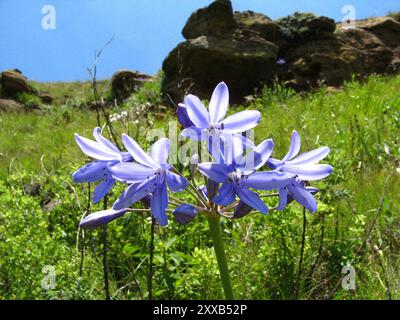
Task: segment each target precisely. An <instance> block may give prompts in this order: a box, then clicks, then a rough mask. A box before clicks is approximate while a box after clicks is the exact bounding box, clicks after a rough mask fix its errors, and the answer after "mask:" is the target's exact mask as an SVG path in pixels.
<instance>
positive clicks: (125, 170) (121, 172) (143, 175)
mask: <svg viewBox="0 0 400 320" xmlns="http://www.w3.org/2000/svg"><path fill="white" fill-rule="evenodd" d="M110 171H111V174H112V176H113V178H115V179H117V180H119V181H122V182H125V183H135V182H138V181H142V180H144V179H148V178H151V177H153V176H154V174H155V172H156V170H155V169H153V168H150V167H146V166H143V165H141V164H139V163H135V162H125V163H118V164H116V165H115V166H113V167H111V168H110Z"/></svg>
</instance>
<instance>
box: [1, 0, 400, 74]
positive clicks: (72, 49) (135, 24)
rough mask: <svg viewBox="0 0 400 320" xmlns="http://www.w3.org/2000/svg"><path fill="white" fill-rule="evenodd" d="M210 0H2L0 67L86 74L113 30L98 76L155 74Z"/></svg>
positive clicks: (284, 0) (363, 10)
mask: <svg viewBox="0 0 400 320" xmlns="http://www.w3.org/2000/svg"><path fill="white" fill-rule="evenodd" d="M211 2H212V1H211V0H114V1H107V0H79V1H78V0H46V1H43V0H18V1H17V0H0V70H4V69H9V68H19V69H20V70H22V71H23V73H24V74H26V75H27V76H28V77H29V78H30V79H35V80H38V81H73V80H87V79H88V78H89V76H88V74H87V70H86V68H87V67H89V66H90V65H91V64H92V63H93V55H94V51H95V50H96V49H98V48H100V47H102V46H103V45H104V43H106V42H107V40H109V39H110V38H111V37H112V35H113V34H115V35H116V38H115V40H114V41H113V42H112V44H111V45H110V46H109V47H108V48H107V49H106V50H105V51H104V53H103V54H102V56H101V59H100V61H99V63H98V78H100V79H101V78H107V77H110V76H111V75H112V74H113V72H114V71H115V70H117V69H122V68H128V69H135V70H139V71H142V72H145V73H149V74H154V73H156V72H157V70H159V69H160V68H161V64H162V61H163V59H164V58H165V57H166V55H167V54H168V52H169V51H171V50H172V49H173V48H174V47H175V46H176V44H177V43H179V42H180V41H182V40H183V38H182V36H181V30H182V27H183V25H184V24H185V22H186V20H187V18H188V17H189V16H190V14H191V13H192V12H193V11H194V10H195V9H197V8H200V7H204V6H206V5H208V4H209V3H211ZM232 3H233V7H234V9H235V10H241V11H242V10H253V11H256V12H261V13H264V14H266V15H268V16H269V17H271V18H273V19H275V18H279V17H282V16H285V15H287V14H290V13H293V12H295V11H311V12H314V13H316V14H320V15H326V16H329V17H332V18H334V19H335V20H337V21H340V20H341V19H342V13H341V9H342V7H343V6H344V5H348V4H350V5H353V6H354V7H355V9H356V17H357V19H360V18H365V17H370V16H379V15H384V14H386V13H387V12H389V11H394V10H400V1H399V0H380V1H376V0H353V1H351V0H326V1H320V0H302V1H295V0H233V1H232ZM45 5H53V6H54V7H55V9H56V29H55V30H44V29H43V28H42V19H43V17H44V14H42V13H41V11H42V7H43V6H45Z"/></svg>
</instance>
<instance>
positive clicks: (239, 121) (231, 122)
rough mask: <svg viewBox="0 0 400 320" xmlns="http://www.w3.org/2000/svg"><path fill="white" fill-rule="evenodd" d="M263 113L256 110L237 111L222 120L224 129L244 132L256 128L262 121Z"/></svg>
mask: <svg viewBox="0 0 400 320" xmlns="http://www.w3.org/2000/svg"><path fill="white" fill-rule="evenodd" d="M260 119H261V114H260V112H259V111H256V110H245V111H241V112H238V113H235V114H233V115H231V116H229V117H227V118H226V119H225V120H223V121H222V123H221V124H222V125H223V129H224V130H229V131H232V132H244V131H247V130H250V129H252V128H254V127H255V126H256V125H257V124H258V122H260Z"/></svg>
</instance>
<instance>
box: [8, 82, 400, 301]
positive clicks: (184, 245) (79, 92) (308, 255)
mask: <svg viewBox="0 0 400 320" xmlns="http://www.w3.org/2000/svg"><path fill="white" fill-rule="evenodd" d="M87 85H88V87H86V86H87ZM38 86H39V84H38ZM40 86H43V87H42V88H41V90H43V91H47V92H49V93H50V94H51V95H52V96H54V97H56V101H57V102H55V106H53V107H49V108H48V109H46V110H44V111H43V112H42V113H41V114H33V113H22V114H16V113H8V114H6V113H3V114H0V299H17V298H18V299H48V298H54V299H101V298H103V297H104V291H103V273H102V242H101V237H102V230H101V229H100V230H93V231H86V232H84V233H82V231H78V228H77V226H78V223H79V221H80V219H81V217H82V216H84V215H85V214H87V212H88V211H89V210H92V211H95V210H101V209H102V208H103V204H102V203H100V204H98V205H90V204H89V203H88V199H87V194H88V191H89V190H90V191H93V188H94V186H93V185H91V186H90V187H89V186H88V185H87V184H84V185H78V184H74V183H73V182H72V179H71V173H72V172H73V171H74V170H75V169H76V168H78V167H79V166H81V165H82V164H83V163H84V162H85V156H84V155H83V154H82V153H81V152H80V150H79V148H78V147H77V146H76V145H75V142H74V140H73V133H74V132H79V133H80V134H81V135H83V136H87V137H90V136H91V131H92V129H93V127H94V126H96V123H97V120H96V113H95V112H94V111H88V110H87V109H84V108H81V107H76V105H75V104H70V103H69V102H68V101H71V100H68V99H64V98H63V97H64V96H65V95H68V96H69V97H70V98H69V99H78V100H80V101H87V99H90V97H91V95H90V84H87V83H86V84H84V85H82V87H79V84H74V85H72V84H71V85H70V84H68V85H67V84H65V85H64V84H57V85H56V84H43V85H42V84H40ZM399 86H400V77H399V76H397V77H390V78H389V77H370V78H369V79H367V80H366V81H365V82H364V83H358V82H355V81H354V82H350V83H347V84H345V86H344V87H343V90H342V91H340V92H337V93H330V92H328V91H327V90H326V89H325V88H322V89H321V90H319V91H318V92H315V93H313V94H305V95H300V94H295V93H294V92H292V91H290V90H287V89H285V88H282V87H280V86H279V85H276V86H275V87H274V88H273V89H265V90H263V92H262V93H261V94H260V96H258V97H257V98H256V99H255V100H254V101H253V102H252V103H251V105H250V106H247V108H251V109H257V110H259V111H261V113H262V115H263V118H262V122H261V123H260V125H259V126H258V127H257V129H256V132H255V139H256V142H259V141H261V140H262V139H264V138H266V137H271V138H273V139H274V141H275V146H276V149H275V151H274V155H275V156H276V157H278V158H279V157H281V156H282V155H284V154H285V153H286V151H287V148H288V146H289V140H290V135H291V131H292V130H293V129H297V130H298V131H299V132H300V134H301V135H302V139H303V143H302V151H307V150H311V149H314V148H316V147H319V146H324V145H327V146H330V147H331V153H330V155H329V157H328V158H327V162H328V163H329V164H331V165H333V166H334V168H335V170H334V173H333V174H332V175H331V176H330V177H329V178H328V179H326V180H325V181H323V182H321V183H319V184H317V187H318V188H320V193H319V194H318V196H317V198H318V203H319V210H318V212H317V213H316V214H314V215H310V214H309V213H308V212H307V213H306V219H307V221H306V226H307V227H306V233H305V251H304V259H303V264H302V272H301V273H300V282H299V283H298V282H297V274H298V264H299V256H300V248H301V243H302V226H303V211H302V208H301V207H300V206H299V205H297V204H291V205H290V206H289V207H288V209H287V210H285V211H283V212H272V213H271V214H270V215H268V216H263V215H262V214H253V215H251V216H246V217H245V218H243V219H240V220H233V221H230V220H226V219H223V220H222V226H223V230H224V233H223V236H224V242H225V247H226V249H227V258H228V261H229V268H230V272H231V278H232V284H233V290H234V293H235V296H236V298H240V299H290V298H296V290H297V289H298V298H300V299H321V298H324V297H327V295H329V294H330V293H331V292H332V290H333V289H334V287H335V285H336V284H337V283H338V281H339V280H340V278H341V276H342V274H341V270H342V267H343V266H345V265H346V264H347V263H348V262H350V261H352V262H353V264H352V265H353V266H354V267H355V270H356V284H357V288H356V290H355V291H345V290H343V289H342V288H341V286H340V285H339V289H338V290H337V291H336V292H334V294H333V297H332V298H333V299H387V298H392V299H400V278H399V274H400V254H399V252H400V238H399V232H400V229H399V226H400V194H399V192H398V190H400V179H399V178H400V172H399V171H400V169H399V167H400V163H399V162H400V98H399V95H398V88H399ZM106 88H107V87H103V88H101V91H102V92H105V90H107V89H106ZM158 90H159V85H158V84H157V83H153V84H151V85H148V86H146V87H145V88H144V89H143V90H142V91H141V92H140V93H139V94H136V95H133V96H132V97H131V98H130V99H129V100H128V101H127V102H126V103H125V104H124V105H122V106H121V107H120V109H118V110H113V111H111V113H114V112H115V113H117V112H118V113H120V112H121V111H126V112H127V116H126V117H125V118H123V119H121V120H119V121H116V122H114V123H115V125H116V129H117V130H118V131H119V132H122V131H126V132H127V133H129V134H130V135H131V136H132V137H136V138H137V139H138V140H139V141H140V143H141V144H143V145H148V144H149V143H148V142H147V141H146V139H145V137H146V134H147V133H148V131H149V130H150V129H151V128H152V127H158V128H165V129H167V128H168V126H167V124H166V120H168V119H171V120H175V119H174V118H173V117H174V112H173V110H171V111H166V112H161V114H160V112H158V111H157V110H152V109H151V108H150V109H146V108H147V107H145V106H144V105H145V104H146V102H147V101H148V100H150V101H151V102H152V103H158V102H159V100H158V99H159V92H158ZM67 92H69V93H67ZM75 92H76V94H75ZM74 97H75V98H74ZM73 105H75V107H74V106H73ZM241 108H244V107H243V106H238V107H236V108H231V112H236V111H238V110H239V109H241ZM199 182H200V181H199ZM385 183H386V188H385ZM122 188H123V186H118V187H117V188H116V189H115V190H114V191H113V192H112V194H111V195H110V199H109V203H112V202H113V201H114V200H115V198H116V196H117V195H118V194H119V192H120V191H121V190H122ZM176 196H177V197H179V196H181V197H188V198H189V196H188V195H187V194H176ZM382 199H383V202H382ZM268 201H269V204H270V205H274V204H275V203H274V201H276V200H274V199H271V200H268ZM381 203H382V205H381ZM380 205H381V206H380ZM137 206H138V207H139V206H140V204H138V205H137ZM378 213H379V215H378V218H377V221H376V223H374V219H375V217H376V216H377V214H378ZM150 221H151V220H150V219H149V216H148V215H147V214H145V213H143V214H140V213H130V214H127V215H126V216H124V217H123V218H121V219H118V220H117V221H114V222H112V223H111V224H109V226H108V240H109V253H108V254H109V255H108V257H109V269H110V291H111V295H112V297H113V298H114V299H145V298H146V297H147V276H148V256H149V243H150V228H151V224H150ZM371 226H373V228H372V232H371V233H370V234H369V237H366V235H368V233H369V230H370V228H371ZM364 240H365V245H363V246H362V244H363V242H364ZM154 243H155V252H154V263H155V265H154V275H153V298H157V299H159V298H160V299H161V298H164V299H185V298H190V299H195V298H196V299H213V298H214V299H215V298H223V292H222V288H221V285H220V279H219V273H218V266H217V262H216V258H215V255H214V251H213V248H212V241H211V237H210V234H209V231H208V225H207V220H206V219H205V218H204V217H197V218H196V219H195V220H194V221H193V222H192V223H190V224H189V225H187V226H186V227H182V226H180V225H179V224H177V223H176V222H175V221H173V218H172V217H171V219H170V224H169V225H168V227H166V228H156V233H155V239H154ZM359 248H360V249H359ZM45 266H54V267H55V271H56V287H55V288H54V289H51V290H45V289H43V287H42V280H43V278H44V277H45V275H46V274H45V272H44V273H43V272H42V270H43V267H45Z"/></svg>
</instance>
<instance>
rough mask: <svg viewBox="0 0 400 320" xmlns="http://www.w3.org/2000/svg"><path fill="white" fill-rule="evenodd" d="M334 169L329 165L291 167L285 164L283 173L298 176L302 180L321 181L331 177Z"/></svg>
mask: <svg viewBox="0 0 400 320" xmlns="http://www.w3.org/2000/svg"><path fill="white" fill-rule="evenodd" d="M332 170H333V168H332V167H331V166H330V165H327V164H311V165H302V166H291V165H287V164H285V166H284V167H283V168H282V171H284V172H289V173H292V174H294V175H297V176H298V177H299V178H300V179H301V180H319V179H323V178H325V177H327V176H329V175H330V174H331V172H332Z"/></svg>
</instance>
